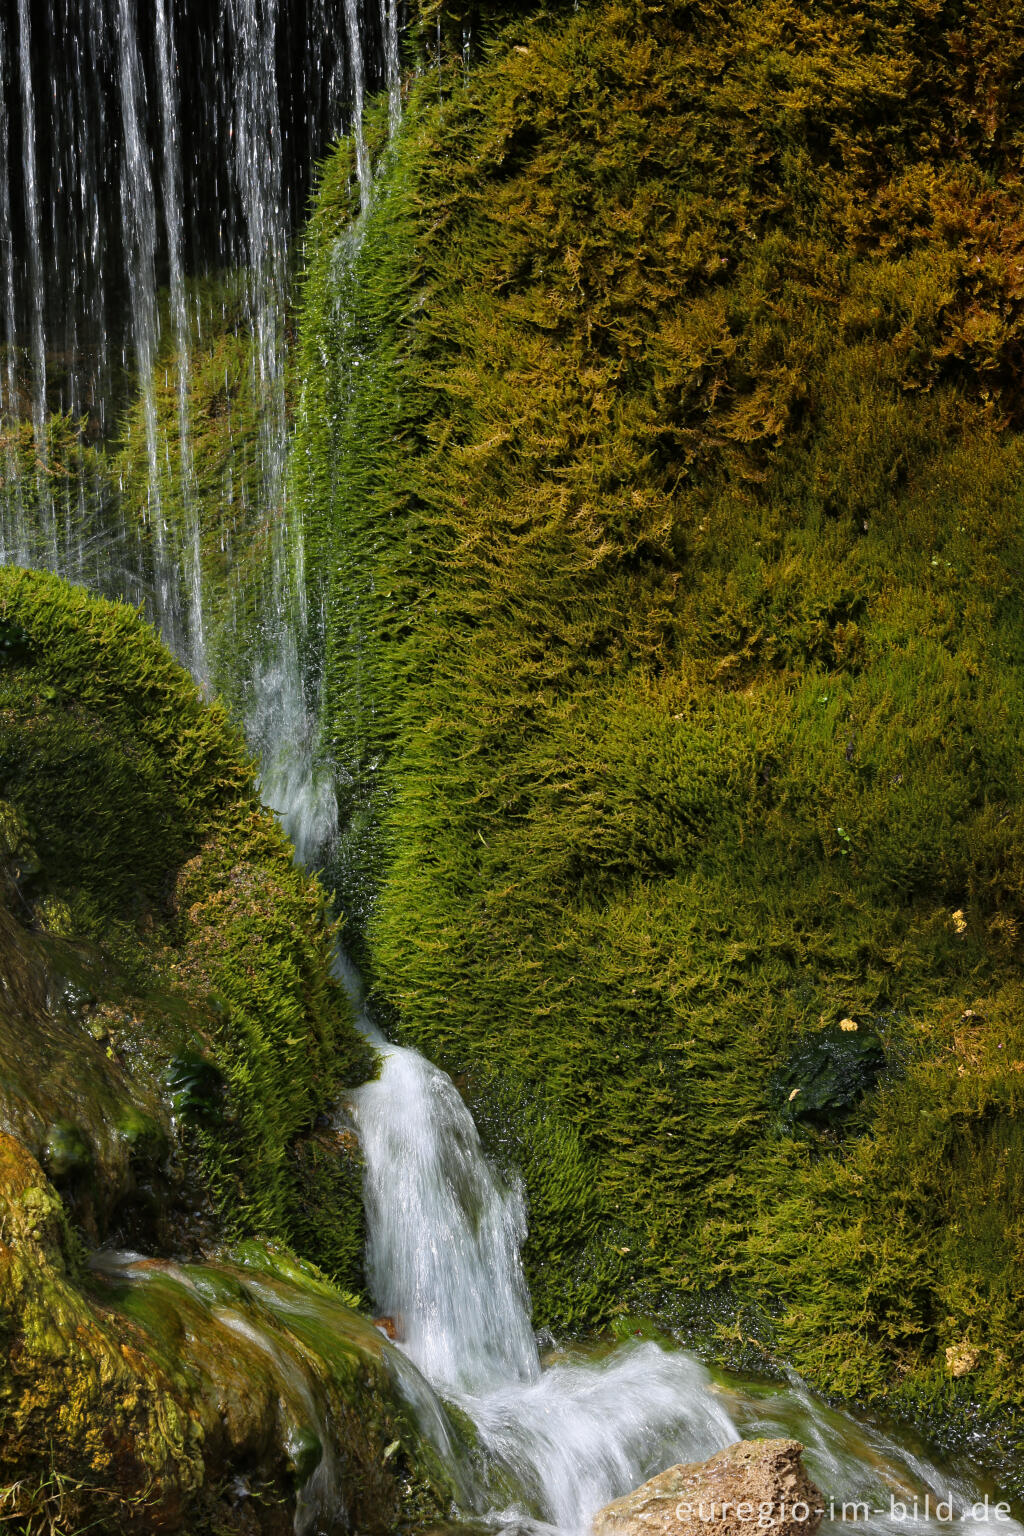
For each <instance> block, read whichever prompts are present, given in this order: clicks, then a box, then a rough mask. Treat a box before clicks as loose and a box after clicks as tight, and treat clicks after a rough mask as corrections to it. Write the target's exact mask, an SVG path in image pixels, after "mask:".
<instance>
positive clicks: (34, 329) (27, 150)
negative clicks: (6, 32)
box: [18, 0, 56, 556]
mask: <svg viewBox="0 0 1024 1536" xmlns="http://www.w3.org/2000/svg"><path fill="white" fill-rule="evenodd" d="M18 26H19V40H18V65H19V71H20V79H21V140H22V142H21V148H22V157H23V164H24V182H25V225H26V231H27V234H28V259H29V276H30V280H31V285H32V319H31V326H30V337H31V356H32V428H33V432H34V435H35V443H36V454H37V456H38V462H39V465H40V466H41V469H40V476H39V484H40V495H39V500H40V508H41V512H42V515H43V517H44V521H45V523H46V524H47V525H48V526H46V527H45V528H44V530H43V533H44V536H46V537H47V542H48V543H52V544H53V545H54V556H56V546H55V531H54V529H53V527H52V524H53V505H52V502H51V500H50V494H49V490H48V489H45V488H44V487H45V481H44V480H43V478H42V472H41V471H42V467H43V466H45V464H46V460H47V451H46V338H45V336H44V331H43V257H42V238H41V234H40V228H39V191H38V186H37V181H36V106H35V91H34V88H33V83H32V33H31V23H30V21H29V12H28V0H18Z"/></svg>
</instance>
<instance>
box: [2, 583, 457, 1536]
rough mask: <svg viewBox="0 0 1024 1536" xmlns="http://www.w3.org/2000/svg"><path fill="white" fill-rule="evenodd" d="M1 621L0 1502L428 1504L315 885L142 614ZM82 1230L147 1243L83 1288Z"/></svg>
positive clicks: (13, 611) (86, 1243) (347, 1033)
mask: <svg viewBox="0 0 1024 1536" xmlns="http://www.w3.org/2000/svg"><path fill="white" fill-rule="evenodd" d="M0 626H2V630H0V633H2V635H3V636H4V639H5V646H4V650H3V652H2V653H0V974H2V979H3V987H2V989H0V1141H2V1149H0V1163H2V1166H0V1203H2V1205H3V1213H2V1214H3V1220H2V1221H0V1238H2V1242H0V1250H2V1252H0V1313H2V1317H0V1330H2V1332H3V1334H4V1337H5V1341H6V1342H5V1357H6V1364H5V1368H4V1371H3V1372H2V1373H0V1469H2V1471H0V1502H2V1504H3V1511H4V1515H5V1517H6V1518H10V1519H14V1518H15V1517H17V1518H19V1519H24V1520H25V1521H26V1522H28V1525H31V1522H32V1521H33V1520H34V1521H36V1522H37V1523H38V1521H39V1520H41V1519H42V1518H43V1517H44V1516H46V1517H47V1518H50V1517H51V1516H52V1517H53V1518H57V1516H59V1518H60V1520H62V1521H64V1522H65V1526H66V1528H69V1529H70V1528H78V1527H77V1526H75V1525H74V1522H75V1521H76V1520H78V1521H80V1522H86V1521H93V1522H98V1523H95V1524H92V1525H91V1526H90V1528H93V1529H98V1530H110V1531H115V1530H116V1531H121V1530H129V1529H135V1528H138V1529H139V1530H145V1529H150V1528H157V1527H159V1528H161V1529H178V1528H181V1526H182V1524H183V1523H184V1524H185V1525H186V1527H187V1528H188V1529H190V1530H200V1529H207V1528H209V1529H213V1528H216V1529H218V1530H219V1529H235V1528H237V1529H239V1530H243V1529H245V1530H264V1531H267V1532H270V1531H276V1530H278V1529H282V1530H283V1529H285V1528H288V1527H289V1526H290V1521H291V1519H292V1516H293V1514H294V1511H295V1509H296V1507H298V1506H297V1502H296V1501H298V1505H301V1506H302V1507H306V1506H308V1507H309V1508H310V1509H314V1508H315V1509H319V1508H320V1504H321V1503H323V1504H324V1507H325V1509H327V1511H328V1513H327V1514H323V1516H322V1519H323V1520H325V1521H328V1522H329V1521H330V1520H333V1521H334V1525H333V1526H331V1527H330V1528H332V1529H335V1528H336V1529H339V1530H340V1529H343V1528H344V1529H347V1528H348V1524H347V1522H349V1521H350V1520H354V1521H356V1523H357V1524H358V1525H359V1526H360V1528H363V1527H365V1528H367V1529H379V1530H382V1531H383V1530H385V1529H392V1528H394V1525H395V1523H396V1522H398V1523H401V1521H402V1520H404V1519H410V1518H412V1517H413V1515H414V1514H415V1513H416V1512H417V1511H418V1512H419V1513H423V1512H424V1511H426V1512H427V1513H429V1514H430V1515H431V1517H435V1516H438V1515H439V1514H440V1513H441V1512H442V1511H443V1508H444V1507H446V1506H447V1502H448V1499H449V1491H448V1488H447V1484H446V1482H445V1479H444V1477H443V1476H442V1474H441V1471H440V1463H439V1462H438V1461H437V1457H436V1455H435V1453H434V1452H432V1451H431V1450H430V1447H429V1446H428V1445H426V1444H425V1442H422V1441H421V1437H420V1436H419V1434H418V1431H416V1429H415V1425H414V1423H413V1421H412V1419H411V1418H410V1417H409V1410H408V1409H407V1408H406V1407H403V1398H402V1394H401V1392H400V1391H399V1390H398V1387H397V1386H396V1380H395V1379H393V1376H394V1367H393V1365H392V1364H389V1361H388V1359H387V1358H385V1356H384V1355H383V1354H382V1353H381V1348H380V1339H379V1335H377V1334H376V1333H375V1332H374V1330H373V1329H372V1328H370V1326H369V1325H368V1324H367V1323H365V1322H361V1321H360V1320H359V1319H358V1318H357V1317H356V1316H355V1314H353V1313H351V1312H350V1311H349V1310H348V1308H347V1307H346V1305H345V1304H344V1298H345V1297H346V1296H347V1297H349V1299H351V1300H355V1299H356V1295H357V1293H358V1292H359V1291H360V1289H361V1286H362V1232H363V1228H362V1220H363V1217H362V1205H361V1199H360V1190H359V1169H358V1162H357V1156H356V1152H355V1149H354V1148H353V1147H352V1146H351V1144H350V1139H349V1138H346V1137H345V1136H344V1135H343V1134H340V1135H339V1134H338V1133H337V1132H336V1131H334V1130H332V1129H331V1123H332V1122H331V1116H330V1113H329V1112H330V1111H331V1109H332V1107H333V1105H334V1104H335V1103H336V1102H337V1100H338V1097H339V1095H340V1094H341V1093H342V1091H343V1090H344V1089H345V1088H346V1087H347V1086H350V1085H352V1084H354V1083H357V1082H360V1081H363V1080H364V1079H365V1078H366V1077H367V1076H368V1075H369V1074H370V1073H371V1072H372V1070H373V1055H372V1052H370V1050H369V1049H368V1048H367V1047H366V1045H365V1044H364V1043H363V1041H362V1039H361V1037H359V1036H358V1035H357V1034H356V1032H355V1030H354V1028H353V1024H352V1019H351V1014H350V1010H349V1007H348V1004H347V1001H346V999H345V996H344V993H343V991H342V990H341V988H340V986H339V985H338V983H337V982H336V981H335V979H334V977H333V975H332V970H331V965H332V958H333V951H334V942H335V930H334V925H333V924H332V923H331V922H330V921H329V919H328V917H327V914H326V912H325V902H324V894H323V891H322V890H321V888H320V887H319V885H318V884H317V883H316V881H315V880H312V879H310V878H309V877H308V876H306V875H305V874H304V873H303V872H302V871H301V870H299V869H298V868H297V867H296V865H295V863H294V860H293V857H292V850H291V847H290V845H289V844H288V843H287V841H286V839H285V838H284V836H283V834H282V833H281V831H280V829H279V828H278V826H277V823H276V822H275V820H274V818H273V817H272V816H271V815H270V814H269V813H268V812H267V811H265V810H264V809H263V808H262V807H261V806H260V804H259V801H258V799H257V796H256V793H255V788H254V769H253V764H252V763H251V761H250V760H249V757H248V755H247V753H246V751H245V749H244V746H243V744H242V742H241V739H240V737H239V736H238V734H237V732H236V730H235V729H234V727H233V726H231V725H230V724H229V722H228V719H227V716H226V714H225V712H224V710H223V709H222V708H221V707H220V706H219V705H209V704H207V703H205V702H204V701H203V700H202V698H201V697H200V695H199V693H198V691H197V689H196V687H195V685H194V684H193V683H192V681H191V680H190V679H189V677H188V676H187V674H186V673H185V672H184V671H182V669H181V668H180V667H179V666H178V665H177V663H175V662H174V661H173V659H172V658H171V657H170V655H169V654H168V653H167V651H166V650H165V649H164V647H163V646H162V645H161V644H160V642H159V640H158V639H157V637H156V636H155V634H154V633H153V631H152V630H151V629H149V627H148V626H147V625H146V624H145V623H144V622H143V621H142V619H141V618H140V616H139V615H138V614H137V613H136V612H135V611H134V610H133V609H131V608H129V607H126V606H124V605H121V604H114V603H109V602H106V601H103V600H100V599H95V598H90V597H88V596H87V595H86V594H85V593H84V592H83V591H81V590H79V589H76V588H72V587H68V586H66V585H65V584H63V583H62V582H60V581H59V580H57V579H56V578H55V577H52V576H49V575H46V574H38V573H29V572H25V571H19V570H13V569H5V570H2V571H0ZM257 1238H258V1239H259V1240H260V1242H261V1243H262V1244H263V1245H264V1246H263V1247H262V1248H252V1247H250V1248H248V1249H240V1250H238V1252H239V1255H240V1257H239V1258H238V1259H237V1262H243V1261H244V1263H245V1264H246V1265H247V1266H249V1267H250V1268H253V1266H255V1268H254V1272H253V1276H252V1278H251V1286H250V1284H249V1281H247V1280H245V1278H244V1276H243V1278H242V1279H241V1280H238V1279H232V1278H231V1277H230V1274H229V1272H228V1270H227V1269H225V1268H224V1263H225V1261H224V1259H223V1254H224V1251H225V1245H232V1244H238V1243H240V1242H249V1243H250V1244H251V1242H252V1241H253V1240H254V1239H257ZM268 1241H270V1242H272V1243H273V1244H274V1245H275V1247H274V1249H273V1252H272V1254H271V1256H270V1257H268V1250H267V1249H266V1246H265V1245H266V1244H267V1242H268ZM98 1244H102V1245H104V1249H105V1250H106V1251H108V1253H109V1250H111V1249H114V1250H116V1249H124V1248H130V1249H133V1250H136V1251H142V1252H145V1253H148V1254H150V1255H153V1257H152V1258H149V1259H147V1260H145V1261H144V1262H142V1264H141V1268H140V1269H139V1271H138V1276H137V1275H136V1272H135V1271H134V1270H132V1271H131V1273H128V1272H127V1271H124V1266H123V1265H122V1266H121V1269H120V1270H119V1271H118V1274H117V1275H111V1274H110V1273H108V1271H109V1269H110V1264H111V1262H112V1261H111V1260H110V1259H109V1258H108V1260H107V1261H105V1262H106V1265H107V1268H106V1269H105V1270H102V1271H101V1272H99V1273H98V1274H95V1275H92V1276H91V1277H90V1272H89V1271H88V1270H87V1268H86V1265H85V1253H86V1249H87V1248H94V1247H95V1246H96V1245H98ZM210 1255H213V1256H214V1257H213V1259H210V1257H209V1256H210ZM261 1255H262V1257H261ZM218 1256H219V1257H218ZM200 1259H202V1260H204V1261H205V1262H206V1263H207V1269H206V1270H204V1271H203V1272H202V1274H200V1272H199V1271H198V1270H195V1269H193V1268H190V1267H189V1263H188V1262H187V1261H191V1263H192V1264H193V1265H194V1264H195V1263H196V1262H197V1261H199V1260H200ZM211 1266H212V1267H211ZM116 1267H117V1266H116V1265H115V1268H116ZM257 1271H258V1272H259V1275H262V1276H263V1278H262V1279H261V1278H259V1277H258V1275H257V1273H256V1272H257ZM271 1272H272V1274H271ZM268 1274H271V1278H269V1279H268V1278H267V1275H268ZM204 1276H205V1278H204ZM138 1277H141V1279H142V1280H144V1281H145V1286H144V1287H143V1288H142V1289H144V1290H145V1293H146V1295H148V1296H150V1297H151V1298H152V1299H151V1301H150V1302H148V1303H146V1304H143V1303H142V1302H141V1301H137V1299H133V1298H138V1297H139V1296H140V1295H141V1291H140V1287H139V1286H137V1285H136V1284H135V1281H136V1279H137V1278H138ZM218 1287H220V1288H221V1289H220V1290H218V1289H217V1288H218ZM225 1287H226V1288H227V1291H230V1292H231V1296H232V1297H234V1301H232V1302H231V1303H230V1305H231V1306H234V1307H235V1308H236V1310H237V1313H238V1316H237V1318H235V1321H234V1322H231V1320H230V1319H229V1320H228V1322H227V1323H226V1322H225V1313H224V1308H225V1307H229V1301H228V1300H226V1299H225V1297H226V1295H227V1291H225V1294H224V1295H222V1294H221V1291H222V1290H224V1288H225ZM247 1287H248V1288H247ZM261 1287H262V1289H261ZM267 1287H269V1291H268V1292H267V1295H264V1294H263V1291H264V1290H267ZM257 1292H259V1294H257ZM271 1292H272V1293H273V1294H270V1293H271ZM215 1293H216V1294H215ZM229 1310H230V1307H229ZM292 1313H294V1314H295V1315H294V1317H293V1316H292ZM328 1314H329V1316H328ZM232 1316H234V1314H233V1313H232ZM304 1318H305V1319H306V1320H307V1321H306V1322H305V1323H304V1322H303V1321H302V1319H304ZM316 1319H319V1321H316ZM314 1323H315V1326H314ZM307 1324H308V1326H307ZM232 1330H233V1331H232ZM317 1330H319V1333H318V1335H317V1338H314V1337H313V1333H314V1332H316V1331H317ZM224 1405H226V1407H225V1413H226V1418H223V1419H222V1417H221V1406H224ZM311 1405H313V1406H311ZM311 1415H312V1420H317V1415H320V1416H321V1418H322V1419H323V1422H324V1423H327V1422H330V1423H332V1424H333V1426H334V1427H333V1429H332V1445H333V1447H334V1448H333V1449H331V1450H330V1452H329V1453H328V1451H327V1450H325V1449H324V1445H323V1443H322V1442H323V1436H321V1437H320V1440H319V1441H318V1442H317V1444H318V1445H319V1446H320V1454H319V1456H314V1451H315V1449H316V1448H315V1447H314V1445H313V1441H312V1440H311V1439H310V1438H309V1437H310V1435H313V1429H311V1428H310V1424H309V1423H307V1420H310V1416H311ZM312 1420H311V1422H312ZM307 1432H308V1433H307ZM314 1438H315V1436H314ZM307 1441H308V1442H309V1443H308V1444H307ZM393 1444H394V1446H395V1449H393V1450H392V1451H391V1452H390V1453H389V1456H385V1454H384V1453H385V1450H386V1449H387V1448H388V1447H389V1446H391V1445H393ZM339 1447H340V1449H339ZM399 1447H400V1448H401V1452H400V1454H398V1448H399ZM328 1462H329V1463H330V1466H329V1467H328ZM321 1463H323V1467H321ZM323 1468H327V1470H323ZM328 1474H329V1475H328ZM235 1477H240V1478H242V1479H243V1481H244V1483H245V1489H246V1492H245V1494H244V1498H243V1496H242V1495H238V1494H237V1489H236V1493H235V1494H230V1489H231V1487H232V1481H231V1480H232V1479H233V1478H235ZM240 1486H241V1485H240ZM225 1490H227V1491H225ZM229 1495H230V1496H229ZM236 1495H237V1496H236ZM239 1499H242V1502H243V1503H244V1504H245V1510H244V1511H241V1507H240V1505H239ZM304 1500H305V1504H303V1501H304ZM236 1506H238V1507H236ZM253 1511H258V1514H254V1513H253ZM318 1518H320V1517H319V1516H318ZM233 1521H234V1522H235V1524H232V1522H233ZM217 1522H220V1523H219V1524H218V1523H217ZM225 1522H226V1524H225ZM65 1526H62V1527H61V1528H65ZM26 1528H28V1526H26ZM32 1528H33V1529H34V1528H35V1527H34V1526H32ZM324 1528H325V1529H326V1528H328V1527H327V1526H326V1525H325V1526H324Z"/></svg>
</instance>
